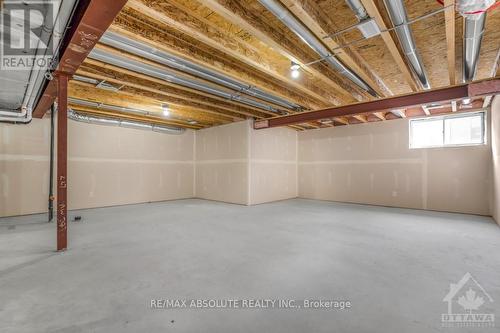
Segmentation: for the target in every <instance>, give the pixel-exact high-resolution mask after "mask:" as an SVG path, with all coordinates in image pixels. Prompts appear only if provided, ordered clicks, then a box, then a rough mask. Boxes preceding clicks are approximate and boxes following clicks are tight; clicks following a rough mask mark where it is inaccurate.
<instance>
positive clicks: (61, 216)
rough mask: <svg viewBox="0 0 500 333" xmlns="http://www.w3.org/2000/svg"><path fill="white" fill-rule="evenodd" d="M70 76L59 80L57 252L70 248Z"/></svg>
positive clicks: (60, 76) (58, 77)
mask: <svg viewBox="0 0 500 333" xmlns="http://www.w3.org/2000/svg"><path fill="white" fill-rule="evenodd" d="M68 79H69V77H68V75H66V74H59V75H58V76H57V78H56V80H57V100H58V110H57V251H62V250H65V249H66V248H67V247H68V204H67V192H68V177H67V172H68V170H67V169H68V168H67V166H68Z"/></svg>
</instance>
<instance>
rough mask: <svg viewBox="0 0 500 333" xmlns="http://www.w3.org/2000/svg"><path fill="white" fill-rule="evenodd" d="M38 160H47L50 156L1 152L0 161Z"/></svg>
mask: <svg viewBox="0 0 500 333" xmlns="http://www.w3.org/2000/svg"><path fill="white" fill-rule="evenodd" d="M25 160H28V161H37V162H47V161H48V160H49V157H48V156H46V155H17V154H0V161H3V162H17V161H25Z"/></svg>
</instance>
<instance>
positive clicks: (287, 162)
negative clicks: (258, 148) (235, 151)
mask: <svg viewBox="0 0 500 333" xmlns="http://www.w3.org/2000/svg"><path fill="white" fill-rule="evenodd" d="M252 163H256V164H258V163H260V164H290V165H295V164H296V163H297V162H295V161H290V160H267V159H252Z"/></svg>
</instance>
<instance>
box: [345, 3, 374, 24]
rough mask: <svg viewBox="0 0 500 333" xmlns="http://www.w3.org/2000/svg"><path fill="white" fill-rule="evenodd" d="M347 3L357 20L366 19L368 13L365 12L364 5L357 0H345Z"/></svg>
mask: <svg viewBox="0 0 500 333" xmlns="http://www.w3.org/2000/svg"><path fill="white" fill-rule="evenodd" d="M346 3H347V5H348V6H349V8H351V10H352V11H353V12H354V13H355V14H356V17H357V18H358V20H359V21H363V20H366V19H367V18H369V16H368V13H367V12H366V9H365V7H364V6H363V4H362V3H361V1H359V0H346Z"/></svg>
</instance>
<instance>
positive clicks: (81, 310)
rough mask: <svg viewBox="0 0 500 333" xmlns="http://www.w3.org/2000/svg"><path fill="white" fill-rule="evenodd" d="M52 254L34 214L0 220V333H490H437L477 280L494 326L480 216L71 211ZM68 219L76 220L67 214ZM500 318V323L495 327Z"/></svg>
mask: <svg viewBox="0 0 500 333" xmlns="http://www.w3.org/2000/svg"><path fill="white" fill-rule="evenodd" d="M79 214H81V215H82V216H83V218H84V220H83V222H78V223H76V222H75V223H71V224H70V229H69V230H70V237H69V244H70V249H69V250H68V251H66V252H65V253H54V252H53V249H54V247H55V226H54V224H46V223H45V224H42V223H32V222H37V221H42V220H43V218H44V217H43V216H41V215H34V216H28V217H21V218H9V219H0V332H3V333H6V332H30V333H31V332H52V333H56V332H71V333H77V332H106V333H110V332H155V331H161V332H356V333H360V332H384V333H387V332H398V333H401V332H405V333H409V332H418V333H422V332H441V331H443V332H453V331H456V332H485V331H498V327H500V322H498V323H497V328H490V329H477V328H469V329H467V328H459V329H449V328H446V329H444V328H441V322H440V320H441V313H445V312H446V310H447V307H446V304H445V303H444V302H443V301H442V299H443V297H444V296H445V295H446V293H447V292H448V290H449V289H448V288H449V284H450V283H452V282H453V283H456V282H458V280H459V279H460V278H461V277H462V276H463V275H464V274H465V273H466V272H470V273H472V274H473V275H474V276H475V277H476V279H477V280H478V281H479V282H480V283H481V284H482V286H483V287H484V288H485V289H486V290H487V292H488V293H489V294H490V295H491V297H493V299H494V300H495V302H496V303H495V302H494V303H492V304H486V305H484V306H483V307H482V310H483V311H484V312H488V311H489V312H495V311H496V315H497V316H499V315H500V311H498V310H499V306H498V304H500V228H499V227H498V226H497V225H496V224H495V223H494V222H493V221H492V220H491V219H490V218H487V217H478V216H470V215H460V214H447V213H434V212H425V211H415V210H405V209H391V208H383V207H371V206H362V205H351V204H339V203H329V202H319V201H311V200H301V199H294V200H287V201H282V202H276V203H271V204H264V205H258V206H253V207H244V206H237V205H230V204H224V203H217V202H210V201H203V200H194V199H193V200H180V201H171V202H163V203H153V204H142V205H131V206H122V207H111V208H100V209H92V210H84V211H80V212H79ZM71 215H74V212H73V213H72V214H71ZM14 226H15V227H14ZM176 298H179V299H240V300H242V299H293V300H297V301H298V300H303V299H344V300H349V301H350V302H351V303H352V308H350V309H345V310H317V309H316V310H314V309H204V310H201V309H151V308H150V301H151V299H176ZM498 320H500V319H498Z"/></svg>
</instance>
